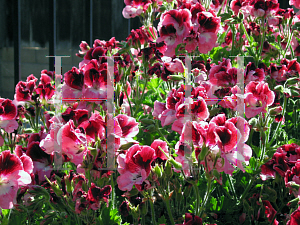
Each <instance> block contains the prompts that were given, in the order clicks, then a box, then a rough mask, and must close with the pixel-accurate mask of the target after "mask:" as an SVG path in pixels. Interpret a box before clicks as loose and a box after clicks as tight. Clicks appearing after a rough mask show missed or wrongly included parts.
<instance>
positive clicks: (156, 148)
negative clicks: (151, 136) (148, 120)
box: [150, 139, 169, 160]
mask: <svg viewBox="0 0 300 225" xmlns="http://www.w3.org/2000/svg"><path fill="white" fill-rule="evenodd" d="M150 147H151V148H153V149H154V151H155V156H154V160H155V159H157V158H160V159H161V160H167V159H168V158H167V157H166V156H165V154H164V153H162V151H161V150H160V149H159V147H160V148H161V149H162V150H163V151H164V152H165V153H167V154H168V152H169V150H168V145H167V142H165V141H162V140H159V139H156V140H154V141H153V142H152V144H151V146H150Z"/></svg>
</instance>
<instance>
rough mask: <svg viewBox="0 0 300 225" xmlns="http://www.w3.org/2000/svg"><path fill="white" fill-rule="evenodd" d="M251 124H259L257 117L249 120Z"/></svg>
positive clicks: (253, 125)
mask: <svg viewBox="0 0 300 225" xmlns="http://www.w3.org/2000/svg"><path fill="white" fill-rule="evenodd" d="M249 125H250V126H251V128H252V127H256V126H257V119H256V118H251V119H250V120H249Z"/></svg>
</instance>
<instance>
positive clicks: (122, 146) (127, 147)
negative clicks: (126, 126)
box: [119, 142, 138, 150]
mask: <svg viewBox="0 0 300 225" xmlns="http://www.w3.org/2000/svg"><path fill="white" fill-rule="evenodd" d="M135 144H138V143H136V142H128V143H126V144H124V145H121V147H120V148H119V149H120V150H127V149H129V148H130V147H131V146H132V145H135Z"/></svg>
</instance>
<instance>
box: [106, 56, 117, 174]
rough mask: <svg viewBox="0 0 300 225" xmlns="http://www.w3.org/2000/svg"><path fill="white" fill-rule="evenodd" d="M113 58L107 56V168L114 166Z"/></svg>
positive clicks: (111, 168) (110, 168)
mask: <svg viewBox="0 0 300 225" xmlns="http://www.w3.org/2000/svg"><path fill="white" fill-rule="evenodd" d="M114 106H115V104H114V58H113V57H107V128H106V129H107V169H109V170H113V169H116V167H115V137H114V135H113V133H114V129H115V124H114Z"/></svg>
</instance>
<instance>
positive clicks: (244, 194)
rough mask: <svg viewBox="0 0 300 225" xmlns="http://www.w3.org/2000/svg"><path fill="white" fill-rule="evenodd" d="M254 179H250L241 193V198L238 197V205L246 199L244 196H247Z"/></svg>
mask: <svg viewBox="0 0 300 225" xmlns="http://www.w3.org/2000/svg"><path fill="white" fill-rule="evenodd" d="M254 180H255V179H254V177H251V179H250V182H249V183H248V185H247V187H246V189H245V191H244V192H243V194H242V196H241V197H240V203H241V202H242V201H243V199H244V198H245V197H246V195H247V194H248V191H249V189H250V188H251V186H252V184H253V182H254Z"/></svg>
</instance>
